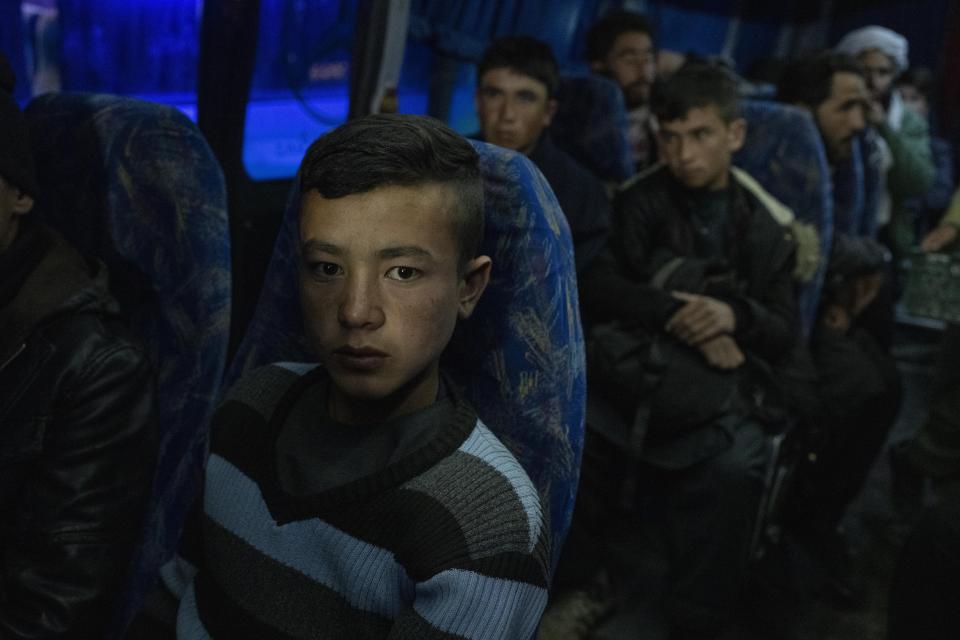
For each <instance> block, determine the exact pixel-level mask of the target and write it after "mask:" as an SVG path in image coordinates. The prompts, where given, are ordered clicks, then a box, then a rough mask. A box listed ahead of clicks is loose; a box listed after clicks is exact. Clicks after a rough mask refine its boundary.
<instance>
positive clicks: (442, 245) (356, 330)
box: [168, 116, 549, 640]
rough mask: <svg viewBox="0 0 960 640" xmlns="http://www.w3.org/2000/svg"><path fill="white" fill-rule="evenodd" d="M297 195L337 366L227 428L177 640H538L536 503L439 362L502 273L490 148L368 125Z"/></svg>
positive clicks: (306, 273)
mask: <svg viewBox="0 0 960 640" xmlns="http://www.w3.org/2000/svg"><path fill="white" fill-rule="evenodd" d="M300 194H301V206H300V218H299V230H300V253H301V261H300V264H301V268H300V296H301V302H302V307H303V312H304V325H305V329H306V332H307V335H308V337H309V339H310V341H311V343H312V345H313V347H314V348H315V350H316V353H317V355H318V358H319V363H320V364H319V365H291V364H281V365H271V366H268V367H265V368H262V369H260V370H257V371H255V372H253V373H252V374H250V375H248V376H247V377H245V378H244V379H242V380H241V381H240V382H239V383H238V384H237V385H236V386H235V387H234V389H233V390H232V391H231V393H230V394H229V396H228V397H227V399H226V401H225V402H224V403H223V405H222V406H221V408H220V410H219V411H218V413H217V415H216V417H215V418H214V423H213V427H212V429H213V430H212V441H211V452H210V459H209V463H208V466H207V471H206V480H205V485H204V494H203V513H202V516H201V518H200V520H201V524H200V534H201V535H200V538H201V542H200V545H199V548H200V550H201V551H200V553H199V558H198V564H199V566H198V572H197V573H196V575H195V577H192V576H189V575H188V576H187V577H188V578H192V579H189V580H185V581H184V582H183V585H184V586H185V589H184V591H183V592H182V594H181V595H182V597H181V599H180V605H179V610H178V613H177V636H178V637H181V638H207V637H218V638H257V639H264V638H411V639H412V638H417V639H423V638H476V639H483V640H486V639H494V638H517V639H527V638H530V637H532V635H533V633H534V632H535V630H536V627H537V623H538V621H539V617H540V614H541V612H542V610H543V607H544V605H545V603H546V599H547V582H548V569H547V563H548V557H549V554H548V540H547V536H548V533H547V527H546V526H545V519H544V514H543V512H542V508H541V503H540V499H539V495H538V493H537V490H536V488H535V487H534V486H533V484H532V483H531V481H530V480H529V478H528V477H527V475H526V474H525V473H524V471H523V469H522V467H521V466H520V464H519V463H518V462H517V461H516V459H515V458H514V457H513V455H511V453H510V452H509V451H508V450H507V449H506V447H504V445H503V444H502V443H501V442H500V441H499V440H497V438H496V437H495V436H494V435H493V434H492V433H491V432H490V431H489V430H488V429H487V428H486V427H485V426H484V425H483V423H482V422H481V421H480V420H479V419H478V418H477V416H476V413H475V412H474V410H473V408H471V407H470V406H469V404H468V403H467V402H466V401H465V400H464V399H463V397H462V396H461V394H460V393H459V392H458V391H457V389H456V388H454V386H453V385H452V384H451V383H450V382H449V381H447V380H446V379H445V378H444V376H443V375H442V374H441V371H440V367H439V360H440V355H441V353H442V352H443V350H444V348H445V347H446V345H447V343H448V342H449V340H450V338H451V336H452V333H453V330H454V326H455V325H456V323H457V319H458V318H466V317H467V316H469V315H470V314H471V312H472V311H473V309H474V307H475V306H476V304H477V302H478V300H479V299H480V296H481V294H482V293H483V291H484V288H485V287H486V284H487V282H488V279H489V276H490V269H491V261H490V258H489V257H487V256H482V255H481V256H478V255H477V252H478V247H479V243H480V240H481V238H482V235H483V189H482V185H481V181H480V173H479V168H478V157H477V154H476V152H475V151H474V150H473V148H472V147H471V146H470V144H469V143H468V142H466V140H464V139H463V138H461V137H460V136H459V135H457V134H456V133H454V132H453V131H451V130H450V129H448V128H447V127H446V126H444V125H442V124H440V123H439V122H437V121H434V120H430V119H428V118H422V117H415V116H371V117H368V118H363V119H360V120H354V121H351V122H349V123H347V124H345V125H343V126H342V127H340V128H338V129H336V130H334V131H332V132H330V133H328V134H327V135H325V136H323V137H322V138H320V139H319V140H317V141H316V142H314V144H313V145H312V146H311V147H310V149H309V150H308V151H307V155H306V157H305V159H304V162H303V164H302V167H301V172H300ZM168 583H169V580H168Z"/></svg>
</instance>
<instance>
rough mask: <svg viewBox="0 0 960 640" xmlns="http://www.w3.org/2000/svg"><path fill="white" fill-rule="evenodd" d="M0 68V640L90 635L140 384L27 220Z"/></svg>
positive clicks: (107, 309) (142, 360) (92, 285)
mask: <svg viewBox="0 0 960 640" xmlns="http://www.w3.org/2000/svg"><path fill="white" fill-rule="evenodd" d="M12 88H13V73H12V72H11V71H10V68H9V66H8V65H7V62H6V60H5V59H4V58H3V57H2V56H0V638H40V637H44V638H48V637H58V638H59V637H70V638H96V637H102V636H103V633H104V630H105V629H106V626H107V623H108V622H109V620H110V616H111V614H112V607H113V606H114V605H115V602H116V599H117V598H118V596H119V595H120V590H121V588H122V586H123V580H124V576H125V575H126V571H127V569H128V564H129V563H130V560H131V558H132V555H133V547H134V544H135V543H136V540H137V536H138V534H139V532H140V525H141V521H142V517H143V509H144V506H145V504H146V499H147V495H148V492H149V488H150V482H151V480H152V479H153V474H152V471H153V465H152V460H153V458H154V456H155V453H156V452H155V451H154V446H155V438H154V435H155V434H154V427H155V424H154V405H153V373H152V371H151V368H150V365H149V363H148V361H147V358H146V356H145V354H144V353H143V351H142V349H141V348H140V347H139V346H137V344H136V343H135V342H134V341H133V340H132V339H131V338H130V337H129V336H128V335H127V333H126V332H125V330H124V328H123V326H122V324H121V322H120V320H119V317H118V307H117V303H116V301H115V300H114V299H113V298H112V297H111V295H110V293H109V291H108V288H107V274H106V271H105V268H104V267H103V265H102V264H99V263H93V262H90V261H88V260H86V259H84V258H83V257H82V256H81V255H80V254H79V253H77V251H76V250H75V249H74V248H73V247H72V246H70V245H69V244H67V242H66V241H65V240H64V239H63V238H62V237H61V236H60V235H59V234H57V233H56V232H55V231H53V230H52V229H50V228H48V227H46V226H45V225H44V224H42V223H41V222H39V221H36V220H32V219H31V218H32V216H29V215H28V214H29V213H30V211H31V210H32V209H33V206H34V198H35V197H36V196H37V195H38V192H39V189H38V185H37V177H36V175H35V170H34V163H33V157H32V155H31V151H30V145H29V141H28V138H27V128H26V122H25V121H24V117H23V114H22V113H21V112H20V109H19V107H18V106H17V104H16V102H14V99H13V97H12V96H11V90H12Z"/></svg>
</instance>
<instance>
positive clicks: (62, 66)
mask: <svg viewBox="0 0 960 640" xmlns="http://www.w3.org/2000/svg"><path fill="white" fill-rule="evenodd" d="M20 8H21V18H22V22H21V24H22V36H23V44H24V50H25V56H24V57H25V61H26V65H25V66H26V67H27V69H26V71H27V75H28V77H30V78H31V85H32V87H33V93H34V95H36V94H39V93H43V92H46V91H50V90H57V89H63V90H65V91H87V92H95V93H113V94H119V95H128V96H134V97H138V98H142V99H145V100H151V101H155V102H162V103H165V104H169V105H172V106H175V107H177V108H179V109H181V110H182V111H183V112H184V113H186V114H187V115H188V116H190V117H191V118H193V119H195V118H196V111H197V90H196V85H197V61H198V56H199V28H200V10H201V8H202V0H136V1H134V2H131V1H130V0H99V2H87V1H86V0H59V1H58V2H50V1H47V0H24V1H23V2H22V3H21V5H20ZM58 40H59V42H58ZM60 52H62V55H60Z"/></svg>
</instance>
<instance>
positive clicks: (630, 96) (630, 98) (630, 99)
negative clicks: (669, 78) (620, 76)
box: [623, 80, 650, 111]
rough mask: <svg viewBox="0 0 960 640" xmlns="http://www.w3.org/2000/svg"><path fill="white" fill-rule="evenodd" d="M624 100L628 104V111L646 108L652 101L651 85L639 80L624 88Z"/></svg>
mask: <svg viewBox="0 0 960 640" xmlns="http://www.w3.org/2000/svg"><path fill="white" fill-rule="evenodd" d="M623 100H624V102H626V104H627V110H628V111H632V110H633V109H636V108H637V107H643V106H645V105H646V104H647V103H648V102H649V101H650V84H649V83H648V82H644V81H643V80H638V81H636V82H634V83H632V84H629V85H627V86H626V87H624V88H623Z"/></svg>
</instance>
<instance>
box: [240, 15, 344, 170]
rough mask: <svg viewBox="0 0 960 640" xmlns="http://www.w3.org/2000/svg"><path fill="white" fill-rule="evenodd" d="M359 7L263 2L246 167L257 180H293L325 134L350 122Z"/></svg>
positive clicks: (246, 132)
mask: <svg viewBox="0 0 960 640" xmlns="http://www.w3.org/2000/svg"><path fill="white" fill-rule="evenodd" d="M356 16H357V3H356V2H351V1H349V0H323V1H319V0H318V1H312V2H305V1H304V0H263V1H262V3H261V6H260V32H259V36H258V40H257V58H256V62H255V67H254V73H253V81H252V85H251V90H250V99H249V101H248V102H247V116H246V125H245V129H244V134H243V164H244V167H245V168H246V170H247V173H248V174H249V175H250V177H251V178H253V179H254V180H271V179H280V178H289V177H291V176H293V175H294V174H295V173H296V172H297V167H298V166H299V164H300V159H301V158H303V154H304V152H305V151H306V150H307V147H308V146H309V145H310V143H311V142H313V140H315V139H316V138H317V137H318V136H319V135H320V134H322V133H324V132H325V131H328V130H330V129H333V128H334V127H336V126H338V125H340V124H342V123H344V122H346V120H347V113H348V110H349V104H350V56H351V51H352V48H353V40H354V34H353V32H354V24H355V23H356Z"/></svg>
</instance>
